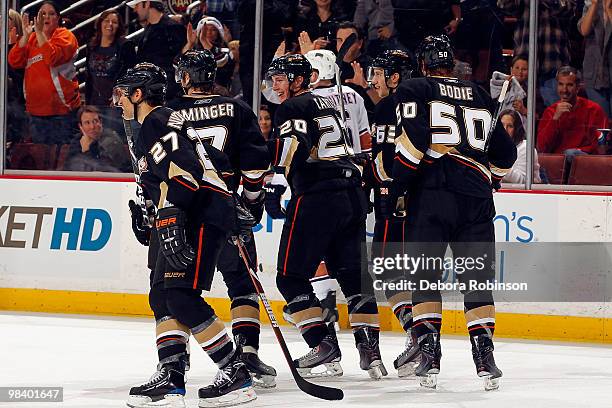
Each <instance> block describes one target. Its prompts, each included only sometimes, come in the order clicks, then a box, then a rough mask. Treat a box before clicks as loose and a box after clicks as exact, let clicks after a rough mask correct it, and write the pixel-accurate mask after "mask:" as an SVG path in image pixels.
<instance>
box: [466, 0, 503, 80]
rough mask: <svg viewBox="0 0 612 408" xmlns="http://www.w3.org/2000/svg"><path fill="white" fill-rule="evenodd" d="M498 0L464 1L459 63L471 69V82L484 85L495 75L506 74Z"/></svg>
mask: <svg viewBox="0 0 612 408" xmlns="http://www.w3.org/2000/svg"><path fill="white" fill-rule="evenodd" d="M500 14H501V13H500V10H499V9H498V8H497V2H496V1H495V0H462V1H461V17H462V20H461V24H460V25H459V28H458V30H457V36H456V37H457V39H456V46H455V47H456V49H457V56H458V58H459V59H462V60H465V61H467V62H469V63H470V64H471V66H472V80H473V81H475V82H477V83H479V84H481V85H482V84H485V83H486V82H487V81H488V80H489V78H491V74H492V73H493V71H500V72H503V71H504V70H505V68H506V63H505V62H504V56H503V50H502V39H501V33H502V30H503V26H502V24H503V22H502V17H501V16H500Z"/></svg>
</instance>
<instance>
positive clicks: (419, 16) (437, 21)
mask: <svg viewBox="0 0 612 408" xmlns="http://www.w3.org/2000/svg"><path fill="white" fill-rule="evenodd" d="M393 7H394V11H393V18H394V21H395V29H396V30H397V32H398V39H399V41H400V42H401V43H402V44H403V45H404V46H405V47H407V48H408V49H409V50H410V51H412V52H414V51H416V48H417V46H418V45H419V44H420V43H421V41H422V40H423V38H425V37H426V36H428V35H432V34H447V35H449V36H452V35H454V34H455V33H456V32H457V29H458V28H459V24H460V23H461V21H462V18H461V7H460V0H393Z"/></svg>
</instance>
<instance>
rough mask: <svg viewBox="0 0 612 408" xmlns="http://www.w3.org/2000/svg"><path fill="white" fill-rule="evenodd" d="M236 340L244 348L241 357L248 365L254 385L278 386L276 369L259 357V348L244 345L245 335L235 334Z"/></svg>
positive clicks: (263, 386) (260, 386)
mask: <svg viewBox="0 0 612 408" xmlns="http://www.w3.org/2000/svg"><path fill="white" fill-rule="evenodd" d="M235 341H236V344H238V345H240V346H241V348H242V354H241V355H240V359H241V360H242V362H243V363H244V365H245V366H246V368H247V370H249V373H251V378H252V379H253V386H255V387H259V388H274V387H276V370H275V369H274V368H273V367H270V366H269V365H267V364H265V363H264V362H263V361H261V360H260V359H259V356H258V355H257V349H255V348H254V347H251V346H246V345H244V343H245V338H244V336H242V335H237V336H235Z"/></svg>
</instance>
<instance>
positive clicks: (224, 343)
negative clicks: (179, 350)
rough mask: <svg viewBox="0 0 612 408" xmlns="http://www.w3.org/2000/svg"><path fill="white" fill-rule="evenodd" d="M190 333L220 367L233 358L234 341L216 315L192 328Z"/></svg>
mask: <svg viewBox="0 0 612 408" xmlns="http://www.w3.org/2000/svg"><path fill="white" fill-rule="evenodd" d="M191 333H192V334H193V337H195V339H196V340H197V342H198V344H199V345H200V347H202V349H203V350H204V351H205V352H206V354H208V356H209V357H210V359H211V360H212V361H214V362H215V364H217V366H219V367H220V368H221V367H224V366H225V365H227V363H228V362H229V361H230V360H231V359H232V358H233V356H234V352H235V351H234V343H233V342H232V340H231V339H230V337H229V336H228V335H227V331H226V330H225V326H224V325H223V323H222V322H221V321H220V320H219V319H218V318H217V316H212V317H211V318H209V319H208V320H207V321H205V322H204V323H202V324H200V325H198V326H196V327H194V328H192V329H191Z"/></svg>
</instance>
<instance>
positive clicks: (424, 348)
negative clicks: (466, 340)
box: [414, 333, 442, 389]
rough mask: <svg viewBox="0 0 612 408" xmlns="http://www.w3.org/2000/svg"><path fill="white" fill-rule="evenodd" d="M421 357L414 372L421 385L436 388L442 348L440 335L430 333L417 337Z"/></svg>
mask: <svg viewBox="0 0 612 408" xmlns="http://www.w3.org/2000/svg"><path fill="white" fill-rule="evenodd" d="M418 343H419V351H420V354H421V358H420V359H419V365H418V366H417V367H416V369H415V370H414V374H415V375H416V376H417V377H419V381H420V383H421V386H422V387H426V388H434V389H435V388H436V386H437V383H438V374H439V373H440V358H441V357H442V349H441V347H440V335H439V334H437V333H435V334H434V333H430V334H426V335H424V336H421V337H420V338H419V339H418Z"/></svg>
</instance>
